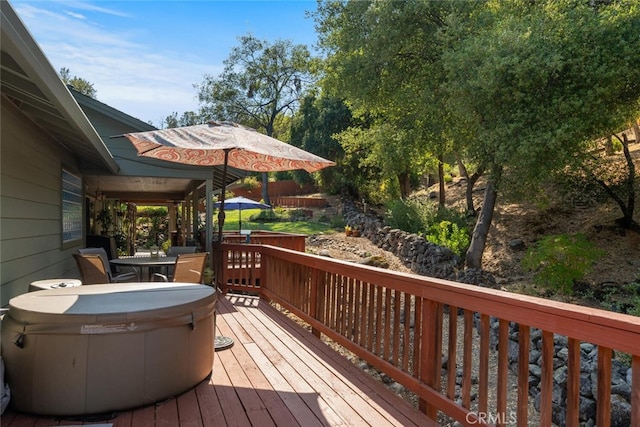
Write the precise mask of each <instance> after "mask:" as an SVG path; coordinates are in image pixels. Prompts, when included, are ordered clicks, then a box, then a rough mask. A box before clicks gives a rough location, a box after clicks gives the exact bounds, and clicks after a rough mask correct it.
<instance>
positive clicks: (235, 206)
mask: <svg viewBox="0 0 640 427" xmlns="http://www.w3.org/2000/svg"><path fill="white" fill-rule="evenodd" d="M221 206H222V203H221V202H216V203H214V204H213V207H214V208H216V209H219V208H220V207H221ZM270 207H271V206H269V205H265V204H264V203H260V202H256V201H255V200H251V199H247V198H246V197H242V196H238V197H232V198H230V199H228V200H225V202H224V208H225V209H226V210H228V211H235V210H237V211H239V212H238V230H242V211H243V210H244V209H269V208H270Z"/></svg>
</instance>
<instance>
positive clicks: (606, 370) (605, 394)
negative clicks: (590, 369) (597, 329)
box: [596, 346, 612, 427]
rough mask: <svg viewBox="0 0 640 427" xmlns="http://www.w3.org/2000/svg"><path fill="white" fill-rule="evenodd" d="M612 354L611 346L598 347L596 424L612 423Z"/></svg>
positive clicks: (605, 424)
mask: <svg viewBox="0 0 640 427" xmlns="http://www.w3.org/2000/svg"><path fill="white" fill-rule="evenodd" d="M611 355H612V351H611V349H610V348H607V347H603V346H600V347H598V396H597V399H598V403H597V409H596V425H597V426H598V427H607V426H609V425H611Z"/></svg>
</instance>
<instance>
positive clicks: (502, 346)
mask: <svg viewBox="0 0 640 427" xmlns="http://www.w3.org/2000/svg"><path fill="white" fill-rule="evenodd" d="M508 352H509V322H508V321H506V320H504V319H500V323H499V338H498V381H497V388H498V389H497V393H496V394H497V398H496V400H497V403H496V406H497V407H496V415H497V418H498V422H497V423H496V425H497V426H503V425H505V421H506V416H507V376H508V375H509V371H508V369H509V355H508Z"/></svg>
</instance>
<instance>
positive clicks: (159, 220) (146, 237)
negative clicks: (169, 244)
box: [136, 206, 169, 248]
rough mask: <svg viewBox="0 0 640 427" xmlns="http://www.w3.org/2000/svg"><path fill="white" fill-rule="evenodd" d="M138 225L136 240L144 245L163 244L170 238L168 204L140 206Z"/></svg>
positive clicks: (147, 246)
mask: <svg viewBox="0 0 640 427" xmlns="http://www.w3.org/2000/svg"><path fill="white" fill-rule="evenodd" d="M138 225H139V227H138V230H139V231H138V235H137V236H136V240H138V241H139V242H140V244H141V246H143V247H146V248H149V247H151V246H153V245H158V246H161V245H162V244H163V243H164V242H165V241H168V240H169V236H168V234H167V230H168V228H169V210H168V209H167V207H166V206H139V207H138Z"/></svg>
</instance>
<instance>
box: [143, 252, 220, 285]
mask: <svg viewBox="0 0 640 427" xmlns="http://www.w3.org/2000/svg"><path fill="white" fill-rule="evenodd" d="M208 255H209V252H200V253H193V254H178V258H177V259H176V264H175V267H174V273H173V278H172V279H171V281H172V282H185V283H202V273H203V272H204V269H205V266H206V265H207V256H208ZM153 277H154V279H155V278H159V279H161V280H163V281H165V282H169V277H167V276H166V275H164V274H160V273H155V274H154V275H153Z"/></svg>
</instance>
